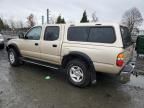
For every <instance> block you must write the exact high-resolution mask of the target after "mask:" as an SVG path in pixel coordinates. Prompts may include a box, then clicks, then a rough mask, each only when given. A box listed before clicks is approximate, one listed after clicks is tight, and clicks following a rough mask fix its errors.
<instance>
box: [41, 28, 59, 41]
mask: <svg viewBox="0 0 144 108" xmlns="http://www.w3.org/2000/svg"><path fill="white" fill-rule="evenodd" d="M58 38H59V27H57V26H48V27H46V29H45V35H44V40H47V41H54V40H57V39H58Z"/></svg>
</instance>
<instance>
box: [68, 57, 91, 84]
mask: <svg viewBox="0 0 144 108" xmlns="http://www.w3.org/2000/svg"><path fill="white" fill-rule="evenodd" d="M66 71H67V76H68V80H69V82H70V83H71V84H72V85H74V86H77V87H86V86H88V85H89V84H90V72H89V71H88V67H87V65H86V63H85V62H84V61H82V60H78V59H76V60H72V61H70V62H69V63H68V65H67V66H66Z"/></svg>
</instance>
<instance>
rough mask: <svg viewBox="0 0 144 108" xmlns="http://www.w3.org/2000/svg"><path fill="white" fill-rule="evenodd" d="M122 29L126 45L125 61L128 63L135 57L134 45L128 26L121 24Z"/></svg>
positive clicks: (124, 44) (124, 45)
mask: <svg viewBox="0 0 144 108" xmlns="http://www.w3.org/2000/svg"><path fill="white" fill-rule="evenodd" d="M120 31H121V36H122V41H123V47H124V55H125V63H127V62H128V61H130V60H131V59H132V58H133V50H134V45H133V42H132V38H131V34H130V32H129V30H128V28H127V27H123V26H121V27H120Z"/></svg>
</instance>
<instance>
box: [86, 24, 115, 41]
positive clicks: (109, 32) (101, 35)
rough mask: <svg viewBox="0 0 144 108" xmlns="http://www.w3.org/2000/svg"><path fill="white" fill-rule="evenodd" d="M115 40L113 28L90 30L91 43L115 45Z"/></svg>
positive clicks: (89, 39)
mask: <svg viewBox="0 0 144 108" xmlns="http://www.w3.org/2000/svg"><path fill="white" fill-rule="evenodd" d="M115 40H116V37H115V32H114V29H113V27H94V28H91V29H90V34H89V38H88V41H89V42H99V43H113V42H114V41H115Z"/></svg>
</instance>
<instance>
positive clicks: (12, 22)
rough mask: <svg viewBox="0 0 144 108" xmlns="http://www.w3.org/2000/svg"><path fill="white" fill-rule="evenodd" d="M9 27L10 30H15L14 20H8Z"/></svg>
mask: <svg viewBox="0 0 144 108" xmlns="http://www.w3.org/2000/svg"><path fill="white" fill-rule="evenodd" d="M10 27H11V28H12V30H14V29H15V28H16V24H15V21H14V20H10Z"/></svg>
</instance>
